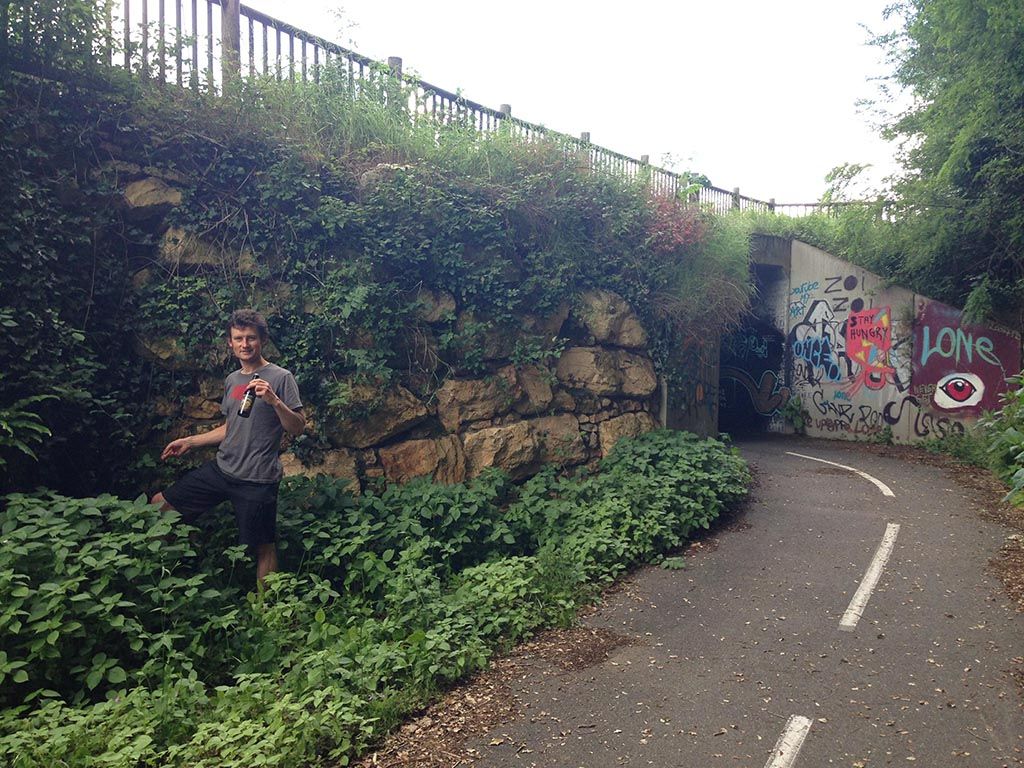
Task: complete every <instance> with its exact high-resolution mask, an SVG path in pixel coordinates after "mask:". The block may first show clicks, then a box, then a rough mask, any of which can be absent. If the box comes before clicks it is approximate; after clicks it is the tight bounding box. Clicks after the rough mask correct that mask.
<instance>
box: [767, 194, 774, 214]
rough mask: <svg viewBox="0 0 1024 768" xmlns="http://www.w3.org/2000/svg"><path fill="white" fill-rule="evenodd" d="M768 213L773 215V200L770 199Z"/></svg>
mask: <svg viewBox="0 0 1024 768" xmlns="http://www.w3.org/2000/svg"><path fill="white" fill-rule="evenodd" d="M768 213H775V198H774V197H772V198H770V199H769V200H768Z"/></svg>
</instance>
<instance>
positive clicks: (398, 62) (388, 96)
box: [384, 56, 402, 109]
mask: <svg viewBox="0 0 1024 768" xmlns="http://www.w3.org/2000/svg"><path fill="white" fill-rule="evenodd" d="M388 74H389V75H390V78H389V79H388V80H387V81H386V82H385V83H384V99H385V102H386V103H387V105H388V107H390V108H392V109H396V108H397V107H398V105H399V104H400V103H401V100H402V57H401V56H388Z"/></svg>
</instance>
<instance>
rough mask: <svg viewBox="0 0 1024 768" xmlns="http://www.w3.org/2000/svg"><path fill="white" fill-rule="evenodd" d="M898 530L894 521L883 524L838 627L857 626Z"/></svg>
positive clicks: (851, 629)
mask: <svg viewBox="0 0 1024 768" xmlns="http://www.w3.org/2000/svg"><path fill="white" fill-rule="evenodd" d="M899 532H900V527H899V526H898V525H897V524H896V523H889V524H888V525H887V526H885V535H884V536H883V537H882V543H881V544H879V545H878V549H877V550H876V551H875V556H874V558H873V559H872V560H871V565H869V566H868V570H867V573H865V574H864V578H863V579H862V580H861V582H860V586H859V587H857V593H856V594H855V595H854V596H853V600H851V601H850V606H849V607H848V608H847V609H846V613H844V614H843V618H842V621H840V622H839V628H840V629H842V630H844V631H846V632H852V631H853V630H854V628H855V627H856V626H857V622H858V621H860V617H861V615H862V614H863V613H864V609H865V608H866V607H867V604H868V599H869V598H870V597H871V592H872V591H873V590H874V588H875V585H877V584H878V579H879V577H880V576H881V575H882V569H883V568H885V563H886V561H887V560H888V559H889V555H891V554H892V548H893V547H894V546H895V544H896V534H898V533H899Z"/></svg>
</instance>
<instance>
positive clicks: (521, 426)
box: [284, 291, 657, 490]
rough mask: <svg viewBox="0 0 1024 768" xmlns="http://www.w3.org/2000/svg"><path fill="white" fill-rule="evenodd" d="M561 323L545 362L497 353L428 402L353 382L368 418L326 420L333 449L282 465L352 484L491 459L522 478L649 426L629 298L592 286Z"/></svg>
mask: <svg viewBox="0 0 1024 768" xmlns="http://www.w3.org/2000/svg"><path fill="white" fill-rule="evenodd" d="M436 298H437V300H438V303H441V304H445V305H450V306H454V302H453V301H452V300H451V297H449V296H446V295H441V296H438V297H436ZM430 316H431V315H430V314H429V313H428V314H427V315H426V317H427V318H429V317H430ZM438 317H439V316H438ZM525 321H526V319H524V322H525ZM556 325H557V328H556V329H555V335H558V334H559V333H561V332H562V330H563V327H564V328H565V329H566V330H568V329H574V333H573V336H574V338H572V339H570V341H571V342H572V343H571V345H570V346H567V347H566V348H565V350H564V351H563V352H562V354H561V355H560V356H559V357H558V359H557V361H556V362H555V363H554V364H552V365H550V366H545V365H539V364H531V365H522V366H516V365H513V364H512V363H511V362H509V361H508V360H500V359H499V360H495V361H493V367H492V369H491V370H489V371H488V372H487V373H486V374H483V375H478V376H474V377H470V378H463V377H457V378H448V379H446V380H445V381H443V382H442V383H441V385H440V386H439V387H438V388H437V389H436V390H434V391H433V392H432V393H431V396H430V397H426V398H423V397H417V395H416V394H414V393H413V392H412V391H411V390H410V389H409V388H407V387H405V386H403V385H401V384H396V385H393V386H392V387H391V388H390V389H388V390H387V391H386V392H384V393H379V392H375V391H371V390H370V389H369V388H366V389H364V390H357V391H356V392H355V393H354V397H355V399H356V400H357V401H359V400H362V401H363V403H366V404H368V407H367V408H364V409H360V410H362V411H364V413H365V415H362V416H360V417H358V418H348V419H333V420H330V421H329V422H327V423H325V424H323V425H322V429H323V431H324V434H325V435H326V437H327V439H328V440H329V441H330V443H331V445H332V448H331V449H330V450H329V451H328V452H327V453H326V455H325V456H324V459H323V461H322V462H321V463H319V464H316V465H314V466H303V465H302V464H301V463H300V462H299V460H298V459H297V458H296V457H295V456H294V455H291V454H285V456H284V462H285V468H286V472H287V473H288V474H298V473H301V474H307V475H315V474H318V473H321V472H322V473H326V474H329V475H333V476H338V477H347V478H349V479H350V480H351V487H352V489H353V490H358V488H360V487H361V486H362V485H363V484H365V482H366V481H367V480H369V479H372V478H385V479H387V480H388V481H392V482H399V483H401V482H406V481H408V480H411V479H412V478H415V477H421V476H427V477H430V478H432V479H434V480H436V481H438V482H443V483H457V482H461V481H463V480H466V479H467V478H471V477H474V476H476V475H478V474H480V473H481V472H482V471H483V470H484V469H486V468H487V467H500V468H501V469H503V470H505V471H506V472H508V473H509V474H510V475H511V476H512V477H514V478H523V477H527V476H529V475H531V474H533V473H535V472H537V471H538V470H539V469H540V468H541V467H542V466H543V465H545V464H549V463H554V464H557V465H559V466H564V467H571V466H576V465H580V464H587V463H590V462H592V461H594V460H597V459H600V458H601V457H603V456H605V455H606V454H607V453H608V452H609V451H610V450H611V448H612V446H614V445H615V443H616V441H617V440H619V439H620V438H622V437H626V436H633V435H638V434H641V433H643V432H647V431H649V430H651V429H654V427H655V426H656V421H655V418H654V416H653V415H652V408H653V404H654V399H653V395H654V393H655V390H656V388H657V378H656V376H655V373H654V365H653V364H652V362H651V359H650V357H648V355H647V354H646V352H645V350H644V345H645V344H646V341H647V339H646V334H645V333H644V331H643V328H641V327H640V323H639V321H638V320H637V317H636V314H635V313H634V312H633V310H632V309H631V308H630V307H629V306H628V305H627V304H626V302H625V301H623V300H622V299H621V298H620V297H618V296H617V295H615V294H613V293H610V292H607V291H590V292H588V293H585V294H584V295H583V296H582V297H581V299H580V302H579V304H578V307H577V308H575V309H573V310H571V311H566V312H563V313H561V315H560V319H558V318H556Z"/></svg>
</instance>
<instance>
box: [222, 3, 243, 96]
mask: <svg viewBox="0 0 1024 768" xmlns="http://www.w3.org/2000/svg"><path fill="white" fill-rule="evenodd" d="M241 40H242V18H241V13H240V9H239V0H221V3H220V75H221V83H222V87H223V89H224V90H225V91H226V90H227V89H228V87H229V86H228V84H229V83H234V82H236V81H237V80H238V79H239V78H241V76H242V54H241Z"/></svg>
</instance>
